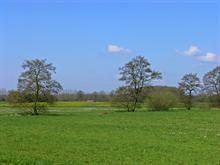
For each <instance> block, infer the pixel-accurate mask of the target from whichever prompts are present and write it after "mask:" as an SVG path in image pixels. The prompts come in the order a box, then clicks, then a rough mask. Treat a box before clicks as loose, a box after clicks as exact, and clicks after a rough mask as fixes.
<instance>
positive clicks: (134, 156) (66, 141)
mask: <svg viewBox="0 0 220 165" xmlns="http://www.w3.org/2000/svg"><path fill="white" fill-rule="evenodd" d="M58 112H60V113H58ZM219 155H220V111H191V112H188V111H175V112H135V113H127V112H115V111H106V110H105V111H102V110H83V111H82V110H80V109H75V110H74V109H66V111H65V109H62V108H61V109H59V108H54V109H52V110H50V112H49V113H48V114H44V115H41V116H7V115H0V164H16V165H17V164H18V165H21V164H22V165H29V164H38V165H44V164H57V165H58V164H59V165H61V164H62V165H66V164H102V165H103V164H114V165H115V164H126V165H127V164H131V165H134V164H137V165H140V164H155V165H158V164H175V165H176V164H193V165H194V164H199V165H201V164H204V165H207V164H210V165H219V164H220V157H219Z"/></svg>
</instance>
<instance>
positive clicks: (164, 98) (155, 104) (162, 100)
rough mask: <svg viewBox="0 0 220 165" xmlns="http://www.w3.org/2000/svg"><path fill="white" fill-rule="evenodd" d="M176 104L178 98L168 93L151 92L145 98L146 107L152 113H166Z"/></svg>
mask: <svg viewBox="0 0 220 165" xmlns="http://www.w3.org/2000/svg"><path fill="white" fill-rule="evenodd" d="M177 104H178V96H177V95H176V94H175V93H173V92H170V91H161V92H159V91H153V92H151V93H150V94H149V96H148V98H147V105H148V107H149V108H150V109H151V110H153V111H167V110H169V109H170V108H174V107H175V106H176V105H177Z"/></svg>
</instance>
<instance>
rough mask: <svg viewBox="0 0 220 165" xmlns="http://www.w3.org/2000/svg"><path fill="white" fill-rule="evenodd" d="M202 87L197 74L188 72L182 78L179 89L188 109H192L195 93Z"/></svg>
mask: <svg viewBox="0 0 220 165" xmlns="http://www.w3.org/2000/svg"><path fill="white" fill-rule="evenodd" d="M200 87H201V84H200V80H199V78H198V77H197V74H192V73H190V74H186V75H184V76H183V78H182V79H181V82H180V83H179V89H180V91H181V93H182V96H183V101H184V103H185V105H186V107H187V109H188V110H190V109H191V107H192V98H193V95H194V94H196V93H197V92H198V91H199V89H200Z"/></svg>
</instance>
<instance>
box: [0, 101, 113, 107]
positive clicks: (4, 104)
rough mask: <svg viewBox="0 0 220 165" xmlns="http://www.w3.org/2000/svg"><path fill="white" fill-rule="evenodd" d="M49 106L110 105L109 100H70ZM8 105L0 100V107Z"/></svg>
mask: <svg viewBox="0 0 220 165" xmlns="http://www.w3.org/2000/svg"><path fill="white" fill-rule="evenodd" d="M49 106H51V107H110V106H111V103H110V102H92V101H70V102H68V101H67V102H55V103H53V104H50V105H49ZM2 107H3V108H4V107H10V105H9V103H8V102H0V108H2Z"/></svg>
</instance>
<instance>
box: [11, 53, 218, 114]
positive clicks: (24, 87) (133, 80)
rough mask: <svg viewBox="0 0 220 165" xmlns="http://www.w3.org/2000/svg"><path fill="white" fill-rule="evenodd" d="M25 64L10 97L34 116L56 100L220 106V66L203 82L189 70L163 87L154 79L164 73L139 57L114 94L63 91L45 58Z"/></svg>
mask: <svg viewBox="0 0 220 165" xmlns="http://www.w3.org/2000/svg"><path fill="white" fill-rule="evenodd" d="M22 67H23V69H24V71H23V72H22V73H21V75H20V76H19V79H18V85H17V90H14V91H10V92H9V94H8V99H7V100H8V101H9V102H10V103H11V104H12V105H16V106H20V105H25V106H26V105H28V106H30V107H31V109H32V113H33V114H34V115H37V114H38V112H39V111H40V110H41V109H44V108H45V104H43V103H53V102H54V101H88V100H93V101H111V102H112V105H113V106H116V107H120V108H125V109H126V110H127V111H129V112H134V111H136V109H137V108H138V107H140V106H143V105H144V104H145V103H147V105H148V107H149V108H150V109H152V110H168V109H170V108H173V107H175V106H177V103H178V104H182V105H184V106H185V107H186V108H187V109H188V110H190V109H191V108H192V106H193V102H194V100H195V99H197V100H199V101H203V102H204V101H205V102H206V101H209V102H211V103H212V105H213V106H220V67H219V66H217V67H216V68H214V69H213V70H211V71H209V72H208V73H206V74H205V75H204V76H203V79H202V81H201V80H200V79H199V77H198V76H197V74H196V73H189V74H186V75H184V76H183V77H182V79H181V80H180V82H179V86H178V88H170V87H167V88H164V87H163V88H162V87H154V86H153V82H154V80H158V79H162V74H161V73H160V72H159V71H154V70H153V69H152V68H151V64H150V63H149V61H148V60H147V59H145V58H144V57H143V56H137V57H135V58H133V59H132V60H131V61H129V62H128V63H126V64H125V65H124V66H122V67H120V68H119V75H120V78H119V81H122V82H124V85H123V86H121V87H119V88H117V89H116V90H115V91H113V92H111V93H105V92H93V93H84V92H83V91H77V92H72V93H68V92H66V93H65V92H61V91H62V90H63V88H62V86H61V84H60V83H59V82H57V81H56V80H54V79H53V78H52V75H53V74H55V73H56V72H55V70H56V68H55V67H54V66H53V65H52V63H47V61H46V60H45V59H44V60H40V59H36V60H27V61H25V62H24V64H23V65H22Z"/></svg>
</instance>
